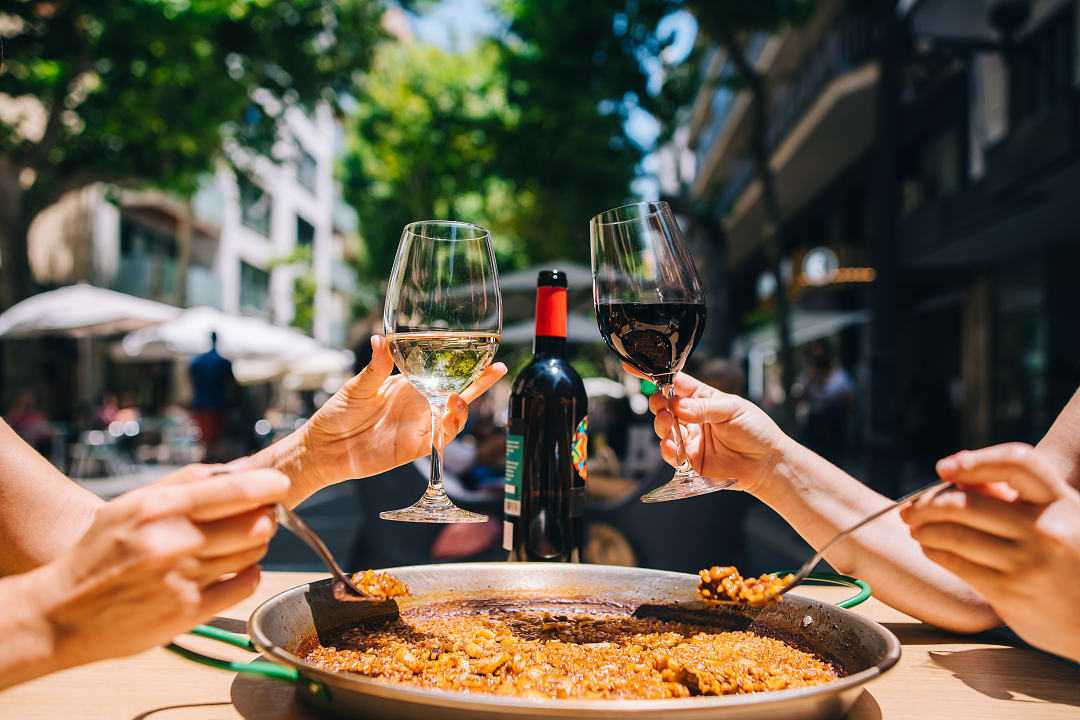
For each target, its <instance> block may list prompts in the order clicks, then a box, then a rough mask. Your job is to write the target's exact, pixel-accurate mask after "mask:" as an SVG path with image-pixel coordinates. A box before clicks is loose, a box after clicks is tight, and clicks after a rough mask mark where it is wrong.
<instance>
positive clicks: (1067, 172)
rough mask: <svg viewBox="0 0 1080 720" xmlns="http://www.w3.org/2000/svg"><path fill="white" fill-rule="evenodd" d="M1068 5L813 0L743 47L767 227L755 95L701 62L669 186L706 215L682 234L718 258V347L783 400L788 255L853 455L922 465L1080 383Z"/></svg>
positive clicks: (1079, 127) (792, 283)
mask: <svg viewBox="0 0 1080 720" xmlns="http://www.w3.org/2000/svg"><path fill="white" fill-rule="evenodd" d="M1077 4H1078V3H1077V2H1075V1H1073V0H1031V1H1030V2H1001V1H1000V0H972V1H971V2H966V1H965V2H960V1H959V0H910V1H906V2H900V3H897V4H896V6H895V8H893V7H890V8H888V11H887V12H884V13H882V12H876V13H873V12H869V11H868V10H867V8H868V6H869V5H870V4H866V3H849V2H842V1H841V0H823V1H822V2H819V3H817V11H816V14H815V16H814V17H813V18H811V19H810V21H809V22H807V23H805V24H804V25H801V26H799V27H795V28H790V29H787V30H785V31H783V32H780V33H778V34H775V35H766V34H760V35H758V36H755V37H752V38H750V40H749V44H748V49H749V55H750V58H751V60H752V61H753V62H754V63H755V66H756V67H757V68H758V69H759V71H760V72H761V73H762V74H763V75H764V76H765V77H766V78H767V81H768V87H769V94H770V103H769V112H768V128H767V138H768V148H769V153H770V164H771V166H772V168H773V171H774V172H775V174H776V182H777V192H778V195H779V203H780V206H781V210H782V215H783V219H784V221H783V226H782V227H780V228H773V227H770V223H769V222H768V218H767V217H766V214H765V211H764V205H763V198H762V189H761V185H760V182H759V181H758V180H757V178H756V176H755V173H754V170H753V166H752V163H751V158H750V148H749V141H750V129H751V125H750V124H751V122H752V113H751V112H750V109H751V108H750V97H749V94H748V93H747V92H746V91H733V90H732V89H730V88H729V87H727V86H726V85H724V84H723V83H717V82H716V79H717V78H719V77H722V76H723V75H724V74H725V73H730V72H732V70H731V68H730V67H729V63H728V60H727V58H726V57H725V56H724V53H723V51H722V50H720V49H712V50H711V51H710V52H709V53H707V54H706V56H705V60H704V62H703V66H702V68H701V90H700V91H699V93H698V95H697V98H696V100H695V102H694V103H693V105H692V107H690V108H688V109H687V110H686V119H685V122H684V123H683V127H681V128H680V130H679V132H677V133H676V134H675V142H674V143H673V144H672V146H670V147H669V148H667V149H666V150H665V155H666V163H664V164H662V165H663V167H664V172H663V173H662V179H666V185H667V187H666V188H665V190H666V192H668V193H671V194H681V195H682V196H684V197H685V196H688V197H689V199H690V200H691V201H692V204H694V205H696V206H698V207H705V208H706V209H707V212H706V213H705V220H706V222H705V223H704V224H705V225H706V226H708V227H706V229H705V231H703V229H702V228H701V227H700V226H701V225H702V224H703V223H702V222H701V221H700V219H699V221H698V225H699V227H697V228H696V229H691V230H690V234H691V235H692V236H694V237H696V238H697V242H699V243H702V244H704V245H705V246H707V247H710V248H711V251H710V252H707V253H700V254H699V257H700V258H701V262H702V264H703V268H702V272H703V274H704V275H706V276H709V277H712V278H713V279H714V292H722V293H723V294H724V295H725V297H724V301H723V302H724V303H725V304H726V307H727V308H728V311H727V313H726V323H725V327H726V328H727V332H728V334H729V337H727V338H725V340H724V342H723V343H720V345H721V346H724V347H730V348H731V349H732V352H733V354H734V355H735V356H736V357H738V358H739V359H741V360H742V361H743V362H744V363H746V365H747V370H748V375H749V378H750V388H749V389H750V392H751V394H752V395H753V396H754V397H755V398H756V399H758V400H762V401H764V402H766V403H768V402H769V401H770V400H773V401H775V399H776V397H775V395H776V393H777V392H778V391H779V388H778V373H777V372H776V366H775V357H776V349H777V344H778V341H777V333H776V329H775V319H774V313H775V293H776V291H777V282H776V279H775V278H774V277H772V268H771V263H770V262H769V252H768V250H769V247H768V245H767V244H768V243H770V242H779V243H780V246H781V248H782V255H783V258H784V262H783V263H782V264H783V273H784V276H785V280H786V283H787V285H788V287H789V298H790V299H791V301H792V306H793V313H792V335H793V338H794V342H795V344H796V346H799V345H802V344H805V343H807V342H809V341H811V340H813V339H816V338H829V339H830V340H831V341H832V343H833V345H834V347H836V348H837V349H838V350H839V353H840V358H841V361H842V362H843V364H844V365H845V366H846V367H847V368H848V370H849V371H850V372H851V373H852V375H853V376H854V377H855V379H856V382H857V386H858V392H857V397H858V398H859V405H860V407H859V409H858V410H857V413H858V414H859V420H860V422H858V423H856V428H857V430H856V432H857V433H858V435H859V436H860V437H861V440H862V443H863V444H864V445H865V447H868V448H870V449H871V450H872V451H877V450H881V453H883V454H887V455H892V456H893V457H898V456H903V457H916V456H917V457H919V458H922V457H923V456H925V457H927V458H929V457H932V456H933V455H934V453H936V452H938V451H939V450H942V449H949V448H953V449H954V448H956V447H961V446H964V445H974V444H982V443H987V442H992V441H996V440H1004V439H1027V440H1032V439H1037V437H1038V436H1039V434H1040V433H1041V432H1042V431H1044V430H1045V428H1046V427H1047V424H1048V423H1049V421H1050V420H1051V419H1052V418H1053V416H1054V414H1055V413H1056V412H1057V411H1058V410H1059V409H1060V407H1061V406H1062V405H1063V404H1064V402H1065V401H1066V400H1067V398H1068V397H1069V395H1070V394H1071V392H1072V391H1073V390H1075V388H1076V387H1077V385H1078V384H1080V362H1078V361H1077V358H1078V357H1080V353H1078V350H1080V347H1077V345H1078V343H1080V340H1078V339H1077V335H1076V333H1075V332H1073V330H1072V327H1071V326H1072V322H1071V316H1072V313H1073V312H1074V311H1075V308H1076V307H1078V306H1080V290H1078V289H1077V283H1075V281H1074V280H1073V277H1072V276H1073V268H1075V267H1077V266H1078V263H1080V240H1078V238H1077V236H1076V232H1075V227H1076V222H1077V217H1076V215H1077V213H1080V205H1078V204H1077V203H1076V202H1075V201H1074V200H1073V195H1074V193H1075V187H1076V186H1077V185H1076V181H1077V175H1076V173H1080V120H1078V118H1080V112H1078V110H1080V104H1078V103H1077V99H1078V97H1080V96H1078V92H1077V90H1078V86H1080V58H1078V54H1077V50H1076V48H1077V42H1078V39H1080V13H1078V10H1077ZM775 233H778V235H777V234H775ZM718 265H720V266H722V267H717V266H718ZM718 283H719V284H718ZM717 287H720V288H722V290H716V288H717ZM711 313H712V308H710V314H711ZM796 355H797V357H798V353H797V354H796Z"/></svg>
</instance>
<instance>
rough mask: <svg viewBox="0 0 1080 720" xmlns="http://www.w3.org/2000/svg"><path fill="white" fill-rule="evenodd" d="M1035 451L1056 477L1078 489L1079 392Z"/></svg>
mask: <svg viewBox="0 0 1080 720" xmlns="http://www.w3.org/2000/svg"><path fill="white" fill-rule="evenodd" d="M1036 450H1037V451H1038V453H1039V454H1040V455H1041V456H1042V457H1043V458H1045V459H1046V460H1047V462H1049V463H1050V464H1051V465H1052V466H1053V468H1054V472H1055V473H1056V475H1057V476H1058V477H1060V478H1061V479H1063V480H1064V481H1065V482H1067V483H1068V484H1069V485H1071V486H1072V487H1074V488H1077V489H1080V390H1077V391H1076V393H1075V394H1073V396H1072V399H1070V400H1069V402H1068V404H1067V405H1066V406H1065V409H1064V410H1062V411H1061V414H1059V415H1058V416H1057V419H1056V420H1054V424H1053V425H1051V426H1050V430H1049V431H1047V433H1046V435H1045V436H1043V439H1042V440H1040V441H1039V444H1038V445H1036Z"/></svg>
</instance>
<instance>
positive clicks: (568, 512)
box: [503, 270, 589, 562]
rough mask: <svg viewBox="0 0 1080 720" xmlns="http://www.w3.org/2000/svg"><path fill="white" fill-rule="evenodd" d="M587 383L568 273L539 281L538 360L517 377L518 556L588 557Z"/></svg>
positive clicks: (511, 440) (510, 533)
mask: <svg viewBox="0 0 1080 720" xmlns="http://www.w3.org/2000/svg"><path fill="white" fill-rule="evenodd" d="M588 406H589V399H588V396H587V395H586V394H585V384H584V383H583V382H581V377H580V376H579V375H578V374H577V371H575V370H574V368H573V367H571V365H570V363H569V362H568V361H567V359H566V274H565V273H563V272H560V271H558V270H555V271H548V270H545V271H543V272H541V273H540V276H539V278H538V279H537V289H536V340H535V342H534V344H533V358H532V361H531V362H530V363H529V364H528V365H527V366H526V367H525V369H524V370H522V371H521V372H520V373H519V374H518V376H517V378H516V379H515V380H514V386H513V389H512V390H511V393H510V415H509V428H508V434H507V438H506V486H505V491H506V495H505V498H504V501H503V547H504V548H505V549H506V550H508V551H509V552H510V559H511V560H534V561H536V560H540V561H548V562H580V560H581V550H582V545H583V543H584V534H585V533H584V523H583V522H582V510H583V509H584V505H585V479H586V477H587V475H588V470H587V465H586V456H587V454H588V429H589V420H588V415H587V413H588Z"/></svg>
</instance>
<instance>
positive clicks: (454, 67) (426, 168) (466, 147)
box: [343, 43, 530, 279]
mask: <svg viewBox="0 0 1080 720" xmlns="http://www.w3.org/2000/svg"><path fill="white" fill-rule="evenodd" d="M497 59H498V58H497V56H496V54H495V52H494V49H493V48H492V47H491V46H488V45H481V46H479V47H477V48H475V49H474V50H471V51H469V52H466V53H448V52H444V51H442V50H440V49H438V48H435V47H430V46H424V45H414V44H400V43H387V44H385V45H382V46H381V47H380V48H379V50H378V51H377V53H376V57H375V61H374V64H373V67H372V72H371V73H370V74H369V75H368V76H367V77H365V78H363V79H362V80H361V82H360V83H359V84H358V86H357V89H356V91H355V93H356V97H357V107H356V110H355V112H354V114H353V117H352V119H351V121H350V123H349V127H348V151H347V154H346V156H345V160H344V163H343V181H344V187H345V194H346V197H347V199H348V200H349V202H350V203H351V204H352V205H353V206H354V207H355V208H356V209H357V211H358V212H359V215H360V217H361V222H362V226H363V227H362V229H363V236H364V245H365V252H366V257H364V258H363V262H362V265H363V267H361V268H360V269H361V272H362V273H363V274H365V275H366V276H368V277H370V278H373V279H376V278H386V277H387V276H388V275H389V273H390V269H391V267H392V265H393V261H394V253H395V250H396V248H397V245H398V239H399V237H400V235H401V229H402V227H403V226H404V225H405V224H406V223H408V222H410V221H413V220H429V219H458V220H466V221H471V222H476V223H478V224H481V225H484V226H485V227H488V228H489V229H491V230H492V232H493V236H494V239H495V241H496V248H497V252H498V254H499V255H500V256H501V259H502V260H504V261H508V262H509V263H510V264H514V262H515V252H517V253H519V254H520V250H521V246H520V244H518V243H516V242H515V241H514V240H515V238H516V231H515V229H514V224H513V216H514V213H515V208H517V207H521V206H526V205H528V204H529V202H530V200H529V198H527V197H523V196H521V195H520V194H519V193H517V191H516V189H515V188H514V187H512V186H511V185H510V184H508V183H507V182H506V181H505V180H503V179H502V178H501V177H499V176H498V174H497V172H496V170H495V160H496V158H497V157H498V155H499V153H501V152H503V151H504V150H505V148H504V147H503V146H502V145H500V144H499V143H498V139H499V138H501V137H504V132H503V129H504V128H505V127H506V126H508V125H511V124H512V123H513V114H512V112H511V110H510V108H509V106H508V105H507V102H506V93H505V87H504V85H503V83H502V82H501V78H500V76H499V75H498V73H497V71H496V62H497Z"/></svg>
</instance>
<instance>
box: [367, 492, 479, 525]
mask: <svg viewBox="0 0 1080 720" xmlns="http://www.w3.org/2000/svg"><path fill="white" fill-rule="evenodd" d="M379 517H380V518H382V519H383V520H395V521H397V522H417V523H482V522H487V520H488V517H487V515H481V514H480V513H474V512H470V511H468V510H462V509H461V508H459V507H458V506H457V505H455V504H454V503H453V501H451V500H450V498H448V497H447V496H446V494H445V493H439V494H433V493H424V496H423V497H421V498H420V499H419V500H417V501H416V502H415V503H414V504H412V505H410V506H409V507H407V508H401V509H400V510H387V511H385V512H381V513H379Z"/></svg>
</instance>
